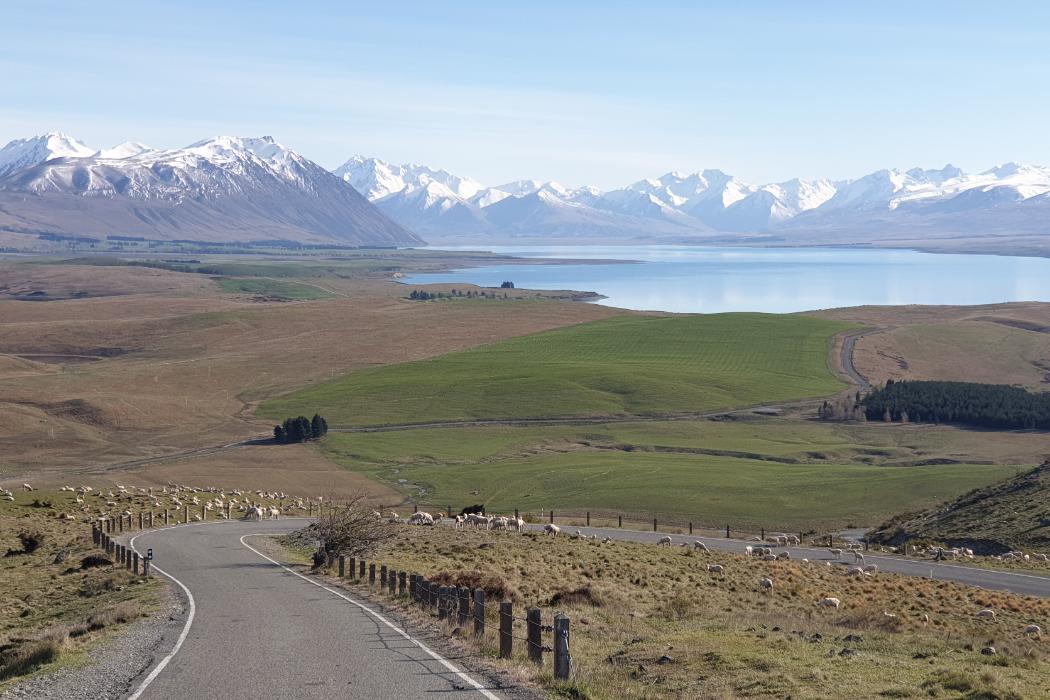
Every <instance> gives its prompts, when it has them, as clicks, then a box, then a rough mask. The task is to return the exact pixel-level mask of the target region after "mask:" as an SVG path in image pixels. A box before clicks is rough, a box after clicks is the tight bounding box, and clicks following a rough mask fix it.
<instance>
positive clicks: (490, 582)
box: [427, 570, 519, 601]
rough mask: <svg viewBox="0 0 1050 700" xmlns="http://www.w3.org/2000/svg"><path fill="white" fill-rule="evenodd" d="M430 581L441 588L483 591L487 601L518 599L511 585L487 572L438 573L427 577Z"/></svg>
mask: <svg viewBox="0 0 1050 700" xmlns="http://www.w3.org/2000/svg"><path fill="white" fill-rule="evenodd" d="M427 578H428V579H429V580H430V581H433V582H435V583H438V584H440V585H443V586H461V587H462V586H466V587H468V588H470V589H471V590H477V589H479V588H480V589H481V590H483V591H485V598H486V599H488V600H510V601H515V600H518V599H519V594H518V591H517V590H516V589H515V588H514V586H513V585H511V583H510V582H509V581H508V580H507V579H506V578H504V577H503V576H501V575H499V574H494V573H491V572H488V571H447V570H446V571H438V572H437V573H435V574H433V575H431V576H428V577H427Z"/></svg>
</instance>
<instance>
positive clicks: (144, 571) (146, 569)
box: [142, 557, 150, 578]
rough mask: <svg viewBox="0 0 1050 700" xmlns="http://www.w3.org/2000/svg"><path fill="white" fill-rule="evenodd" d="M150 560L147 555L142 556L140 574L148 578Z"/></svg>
mask: <svg viewBox="0 0 1050 700" xmlns="http://www.w3.org/2000/svg"><path fill="white" fill-rule="evenodd" d="M149 569H150V560H149V558H148V557H142V575H143V576H144V577H146V578H149Z"/></svg>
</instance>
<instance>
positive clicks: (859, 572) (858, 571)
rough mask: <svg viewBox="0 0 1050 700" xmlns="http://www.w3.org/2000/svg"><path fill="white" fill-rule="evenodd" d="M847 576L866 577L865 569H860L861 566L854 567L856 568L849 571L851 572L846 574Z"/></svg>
mask: <svg viewBox="0 0 1050 700" xmlns="http://www.w3.org/2000/svg"><path fill="white" fill-rule="evenodd" d="M846 575H847V576H863V575H864V569H862V568H860V567H859V566H854V567H851V568H850V569H849V571H847V572H846Z"/></svg>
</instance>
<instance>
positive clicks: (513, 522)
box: [508, 518, 525, 532]
mask: <svg viewBox="0 0 1050 700" xmlns="http://www.w3.org/2000/svg"><path fill="white" fill-rule="evenodd" d="M508 527H509V528H510V529H512V530H515V531H517V532H525V520H524V519H522V518H511V519H510V521H509V523H508Z"/></svg>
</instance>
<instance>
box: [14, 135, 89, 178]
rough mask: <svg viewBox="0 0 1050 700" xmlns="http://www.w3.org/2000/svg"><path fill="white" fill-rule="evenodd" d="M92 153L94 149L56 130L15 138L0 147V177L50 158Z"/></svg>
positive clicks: (83, 156)
mask: <svg viewBox="0 0 1050 700" xmlns="http://www.w3.org/2000/svg"><path fill="white" fill-rule="evenodd" d="M94 153H95V150H94V149H92V148H88V147H87V146H86V145H84V144H83V143H82V142H80V141H77V140H76V139H74V138H70V137H69V136H66V135H65V134H62V133H59V132H57V131H52V132H49V133H47V134H44V135H43V136H34V137H32V138H28V139H16V140H14V141H12V142H11V143H9V144H7V145H6V146H4V147H3V148H2V149H0V177H3V176H5V175H7V174H9V173H13V172H15V171H16V170H21V169H23V168H28V167H31V166H34V165H37V164H38V163H43V162H44V161H47V160H51V159H52V158H86V157H88V156H90V155H93V154H94Z"/></svg>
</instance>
